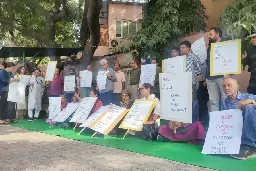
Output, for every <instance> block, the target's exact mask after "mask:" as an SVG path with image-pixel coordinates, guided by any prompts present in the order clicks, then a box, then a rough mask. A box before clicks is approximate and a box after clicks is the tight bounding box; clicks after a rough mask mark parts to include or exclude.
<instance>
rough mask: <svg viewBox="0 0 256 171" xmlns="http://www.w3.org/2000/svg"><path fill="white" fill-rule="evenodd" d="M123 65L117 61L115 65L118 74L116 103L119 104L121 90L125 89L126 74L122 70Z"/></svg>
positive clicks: (115, 84)
mask: <svg viewBox="0 0 256 171" xmlns="http://www.w3.org/2000/svg"><path fill="white" fill-rule="evenodd" d="M120 68H121V65H120V64H119V63H118V62H116V63H115V65H114V70H115V74H116V82H114V95H115V102H116V103H115V104H116V105H118V104H119V103H120V101H121V92H122V90H124V89H125V75H124V73H123V72H122V71H121V69H120Z"/></svg>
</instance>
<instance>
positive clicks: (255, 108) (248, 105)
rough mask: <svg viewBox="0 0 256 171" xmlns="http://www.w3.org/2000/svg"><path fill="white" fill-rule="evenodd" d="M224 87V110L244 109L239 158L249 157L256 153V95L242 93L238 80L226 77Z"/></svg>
mask: <svg viewBox="0 0 256 171" xmlns="http://www.w3.org/2000/svg"><path fill="white" fill-rule="evenodd" d="M223 89H224V92H225V94H226V95H227V98H226V99H224V100H223V101H222V110H229V109H236V108H239V109H241V110H242V111H243V118H244V126H243V132H242V142H241V147H240V152H239V154H238V155H232V157H234V158H237V159H247V158H250V157H252V156H253V155H254V154H256V131H255V130H256V102H255V101H256V95H252V94H247V93H240V92H239V91H238V90H239V86H238V84H237V81H236V80H235V79H232V78H225V79H224V82H223Z"/></svg>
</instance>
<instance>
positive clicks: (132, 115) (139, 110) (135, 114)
mask: <svg viewBox="0 0 256 171" xmlns="http://www.w3.org/2000/svg"><path fill="white" fill-rule="evenodd" d="M155 105H156V101H150V100H136V101H135V102H134V104H133V105H132V107H131V109H130V111H129V112H128V114H127V115H126V117H125V118H124V120H123V122H122V123H121V125H120V126H119V128H123V129H129V130H134V131H141V130H142V127H143V124H144V122H146V121H147V119H148V117H149V116H150V114H151V112H152V110H153V109H154V107H155Z"/></svg>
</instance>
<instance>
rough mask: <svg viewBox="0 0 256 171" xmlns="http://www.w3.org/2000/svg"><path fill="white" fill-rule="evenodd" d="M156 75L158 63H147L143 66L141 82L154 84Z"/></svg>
mask: <svg viewBox="0 0 256 171" xmlns="http://www.w3.org/2000/svg"><path fill="white" fill-rule="evenodd" d="M155 75H156V64H147V65H142V66H141V74H140V84H141V85H142V84H144V83H149V84H151V85H152V86H154V82H155Z"/></svg>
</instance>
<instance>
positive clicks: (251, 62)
mask: <svg viewBox="0 0 256 171" xmlns="http://www.w3.org/2000/svg"><path fill="white" fill-rule="evenodd" d="M248 38H251V43H252V44H251V47H250V48H249V50H248V53H247V57H245V58H244V59H243V60H244V64H245V65H248V66H249V69H248V71H249V72H250V73H251V77H250V81H249V86H248V87H247V92H248V93H250V94H254V95H256V32H255V33H253V34H252V35H250V36H248Z"/></svg>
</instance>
